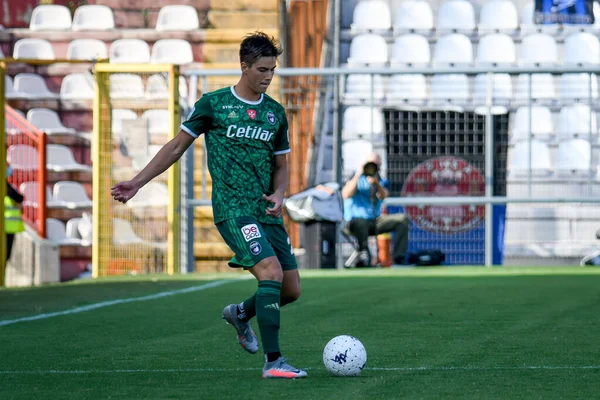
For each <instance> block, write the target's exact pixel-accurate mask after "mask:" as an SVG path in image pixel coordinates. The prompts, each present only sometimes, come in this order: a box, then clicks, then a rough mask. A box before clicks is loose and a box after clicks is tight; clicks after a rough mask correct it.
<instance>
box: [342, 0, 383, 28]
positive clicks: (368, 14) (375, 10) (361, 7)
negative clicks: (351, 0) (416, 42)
mask: <svg viewBox="0 0 600 400" xmlns="http://www.w3.org/2000/svg"><path fill="white" fill-rule="evenodd" d="M391 27H392V15H391V12H390V7H389V5H388V3H387V2H386V1H383V0H362V1H359V2H358V4H357V5H356V7H355V8H354V14H353V17H352V25H351V26H350V29H352V30H353V31H355V32H364V31H381V30H388V29H390V28H391Z"/></svg>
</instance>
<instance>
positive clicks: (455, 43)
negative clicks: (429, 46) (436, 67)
mask: <svg viewBox="0 0 600 400" xmlns="http://www.w3.org/2000/svg"><path fill="white" fill-rule="evenodd" d="M433 62H434V63H436V64H470V63H472V62H473V47H472V46H471V41H470V40H469V38H468V37H466V36H465V35H463V34H460V33H452V34H450V35H446V36H442V37H440V38H439V39H438V41H437V43H436V44H435V49H434V51H433Z"/></svg>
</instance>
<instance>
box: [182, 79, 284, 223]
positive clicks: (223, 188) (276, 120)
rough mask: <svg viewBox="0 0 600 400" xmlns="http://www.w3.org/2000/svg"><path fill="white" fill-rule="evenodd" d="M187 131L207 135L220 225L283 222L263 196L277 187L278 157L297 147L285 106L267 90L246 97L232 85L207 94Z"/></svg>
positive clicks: (197, 106)
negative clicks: (242, 221)
mask: <svg viewBox="0 0 600 400" xmlns="http://www.w3.org/2000/svg"><path fill="white" fill-rule="evenodd" d="M181 129H182V130H183V131H185V132H187V133H189V134H190V135H192V136H193V137H195V138H197V137H198V136H199V135H201V134H203V133H204V134H205V137H204V140H205V142H206V152H207V155H208V170H209V172H210V175H211V177H212V185H213V187H212V206H213V214H214V219H215V223H218V222H221V221H225V220H227V219H231V218H236V217H255V218H256V219H257V220H258V221H259V222H263V223H281V222H282V219H281V217H279V218H273V217H270V216H268V215H267V214H266V209H267V207H269V206H270V205H269V204H268V202H267V201H265V200H264V199H263V198H262V196H263V194H266V195H270V194H272V193H273V191H274V189H273V171H274V169H275V155H278V154H286V153H289V152H290V151H291V150H290V143H289V138H288V123H287V118H286V115H285V110H284V109H283V106H282V105H281V104H279V103H278V102H277V101H275V100H273V99H272V98H271V97H269V96H268V95H266V94H262V95H261V97H260V99H259V100H258V101H248V100H244V99H242V98H240V97H238V96H237V94H236V93H235V90H234V88H233V86H232V87H227V88H223V89H220V90H216V91H214V92H211V93H206V94H205V95H204V96H202V97H201V98H200V100H198V101H197V102H196V104H195V105H194V109H193V110H192V112H191V113H190V115H189V117H188V119H187V121H185V122H184V123H183V124H182V125H181Z"/></svg>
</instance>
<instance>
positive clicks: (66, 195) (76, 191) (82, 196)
mask: <svg viewBox="0 0 600 400" xmlns="http://www.w3.org/2000/svg"><path fill="white" fill-rule="evenodd" d="M52 197H54V200H55V201H58V202H61V203H62V206H63V207H66V208H70V209H74V208H89V207H92V200H91V199H90V198H89V196H88V195H87V193H86V191H85V188H84V187H83V185H82V184H81V183H79V182H74V181H59V182H56V183H55V184H54V188H53V190H52Z"/></svg>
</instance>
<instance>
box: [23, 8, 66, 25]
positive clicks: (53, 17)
mask: <svg viewBox="0 0 600 400" xmlns="http://www.w3.org/2000/svg"><path fill="white" fill-rule="evenodd" d="M29 29H30V30H32V31H48V30H52V31H57V30H64V29H71V11H69V9H68V8H67V7H65V6H59V5H55V4H47V5H41V6H37V7H36V8H34V9H33V12H32V13H31V21H30V22H29Z"/></svg>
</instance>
